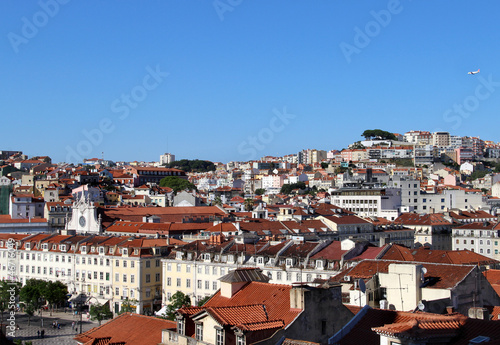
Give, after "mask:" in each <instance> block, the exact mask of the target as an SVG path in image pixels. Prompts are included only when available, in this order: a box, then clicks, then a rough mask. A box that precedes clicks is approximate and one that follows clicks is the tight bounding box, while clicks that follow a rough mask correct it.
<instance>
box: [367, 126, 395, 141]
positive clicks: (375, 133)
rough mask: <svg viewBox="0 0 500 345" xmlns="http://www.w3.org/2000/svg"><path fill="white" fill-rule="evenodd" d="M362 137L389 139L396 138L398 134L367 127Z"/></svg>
mask: <svg viewBox="0 0 500 345" xmlns="http://www.w3.org/2000/svg"><path fill="white" fill-rule="evenodd" d="M361 136H362V137H365V139H366V140H370V139H387V140H396V139H397V138H396V136H395V135H394V134H393V133H391V132H387V131H383V130H381V129H367V130H365V131H364V132H363V134H361Z"/></svg>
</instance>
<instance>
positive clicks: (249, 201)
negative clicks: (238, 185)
mask: <svg viewBox="0 0 500 345" xmlns="http://www.w3.org/2000/svg"><path fill="white" fill-rule="evenodd" d="M244 205H245V211H252V210H253V199H250V198H248V199H245V203H244Z"/></svg>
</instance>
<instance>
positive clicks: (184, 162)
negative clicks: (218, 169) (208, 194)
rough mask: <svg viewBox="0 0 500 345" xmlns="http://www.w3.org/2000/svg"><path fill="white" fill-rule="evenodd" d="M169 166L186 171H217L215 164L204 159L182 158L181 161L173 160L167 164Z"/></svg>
mask: <svg viewBox="0 0 500 345" xmlns="http://www.w3.org/2000/svg"><path fill="white" fill-rule="evenodd" d="M165 166H166V167H167V168H176V169H181V170H184V171H185V172H191V171H192V172H207V171H215V164H214V163H212V162H210V161H204V160H199V159H193V160H190V159H181V160H179V161H173V162H172V163H169V164H165Z"/></svg>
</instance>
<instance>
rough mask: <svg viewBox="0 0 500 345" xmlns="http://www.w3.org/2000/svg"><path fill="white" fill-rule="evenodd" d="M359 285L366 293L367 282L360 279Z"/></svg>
mask: <svg viewBox="0 0 500 345" xmlns="http://www.w3.org/2000/svg"><path fill="white" fill-rule="evenodd" d="M358 285H359V289H360V290H361V292H362V293H365V291H366V285H365V281H364V280H363V279H361V278H359V282H358Z"/></svg>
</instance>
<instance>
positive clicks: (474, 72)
mask: <svg viewBox="0 0 500 345" xmlns="http://www.w3.org/2000/svg"><path fill="white" fill-rule="evenodd" d="M477 73H479V68H478V69H477V71H472V72H467V74H477Z"/></svg>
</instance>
